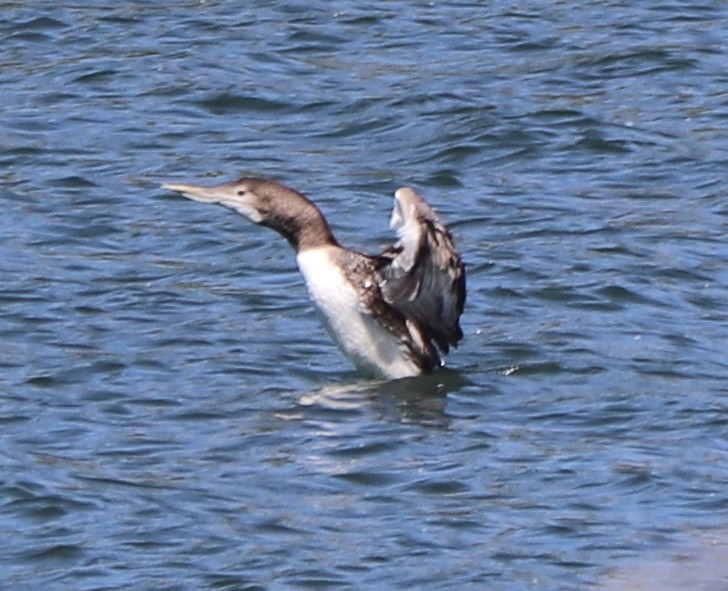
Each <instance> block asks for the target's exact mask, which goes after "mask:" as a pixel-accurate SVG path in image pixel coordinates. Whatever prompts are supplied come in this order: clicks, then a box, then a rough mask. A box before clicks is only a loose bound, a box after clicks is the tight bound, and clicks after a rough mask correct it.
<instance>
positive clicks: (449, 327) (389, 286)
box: [162, 177, 465, 380]
mask: <svg viewBox="0 0 728 591" xmlns="http://www.w3.org/2000/svg"><path fill="white" fill-rule="evenodd" d="M162 188H164V189H168V190H170V191H175V192H178V193H181V194H182V195H184V196H185V197H187V198H189V199H193V200H195V201H201V202H203V203H216V204H220V205H223V206H225V207H228V208H230V209H233V210H235V211H237V212H238V213H240V214H242V215H243V216H245V217H246V218H248V219H249V220H251V221H252V222H255V223H257V224H260V225H263V226H267V227H269V228H272V229H273V230H276V231H277V232H278V233H280V234H281V235H283V237H284V238H286V240H288V242H289V243H290V245H291V246H292V247H293V248H294V250H295V251H296V261H297V263H298V268H299V270H300V271H301V274H302V275H303V278H304V280H305V282H306V287H307V288H308V292H309V295H310V297H311V299H312V300H313V302H314V304H315V305H316V308H317V311H318V313H319V316H320V317H321V320H322V322H323V324H324V326H325V328H326V329H327V331H328V333H329V334H330V336H331V337H332V339H333V340H334V341H335V342H336V344H337V345H338V346H339V348H340V349H341V350H342V351H343V353H344V354H345V355H346V356H347V357H348V358H349V360H351V362H352V363H353V364H354V366H355V367H356V368H357V369H358V370H359V371H360V372H362V373H364V374H366V375H368V376H372V377H378V378H384V379H388V380H389V379H399V378H406V377H414V376H418V375H422V374H427V373H430V372H431V371H432V370H433V369H434V368H436V367H439V366H440V365H441V361H440V355H439V353H438V349H439V350H440V351H441V352H442V353H448V352H449V349H450V347H451V346H453V347H456V346H457V344H458V342H460V340H461V339H462V338H463V332H462V330H461V328H460V324H459V320H460V315H461V314H462V312H463V306H464V304H465V267H464V264H463V262H462V259H461V257H460V254H459V253H458V251H457V249H456V248H455V245H454V244H453V240H452V236H451V234H450V232H449V231H448V230H447V229H446V228H445V226H444V225H443V223H442V222H441V221H440V218H439V217H438V215H437V214H436V213H435V212H434V210H433V209H432V208H431V207H430V206H429V205H428V204H427V203H426V202H425V200H424V199H423V198H422V197H421V196H420V195H419V194H418V193H417V192H416V191H415V190H414V189H411V188H409V187H404V188H401V189H398V190H397V191H396V192H395V194H394V209H393V211H392V215H391V219H390V226H391V227H392V228H393V229H394V230H395V231H396V234H397V237H398V239H399V240H398V241H397V243H396V244H394V245H393V246H390V247H388V248H386V249H385V250H384V251H383V252H382V253H381V254H379V255H375V256H370V255H366V254H362V253H359V252H356V251H353V250H349V249H346V248H343V247H342V246H341V245H340V244H339V243H338V242H337V241H336V239H335V238H334V235H333V233H332V231H331V229H330V228H329V225H328V223H327V221H326V219H325V218H324V216H323V214H322V213H321V211H320V210H319V208H318V207H317V206H316V205H315V204H314V203H313V202H311V201H310V200H309V199H308V198H306V197H305V196H304V195H302V194H301V193H299V192H298V191H295V190H293V189H291V188H289V187H286V186H284V185H282V184H280V183H278V182H276V181H273V180H269V179H265V178H256V177H251V178H243V179H240V180H237V181H233V182H227V183H223V184H220V185H216V186H201V185H190V184H175V183H168V184H164V185H162Z"/></svg>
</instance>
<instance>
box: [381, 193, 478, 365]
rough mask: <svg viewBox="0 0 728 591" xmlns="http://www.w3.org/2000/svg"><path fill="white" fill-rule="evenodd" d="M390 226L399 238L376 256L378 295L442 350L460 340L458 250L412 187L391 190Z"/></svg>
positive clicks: (461, 278)
mask: <svg viewBox="0 0 728 591" xmlns="http://www.w3.org/2000/svg"><path fill="white" fill-rule="evenodd" d="M391 225H392V227H393V228H394V229H395V230H396V232H397V237H398V238H399V240H398V242H397V243H396V244H395V245H394V246H393V247H391V248H389V249H387V250H385V251H384V252H383V253H382V254H381V255H380V261H381V265H382V266H381V269H380V274H381V276H382V279H383V281H382V286H381V287H382V294H383V296H384V298H385V300H386V301H387V302H388V303H389V304H390V305H391V306H392V307H393V308H395V309H396V310H398V311H399V312H400V313H402V314H403V315H404V316H405V318H413V319H414V320H416V321H417V323H418V324H419V325H420V326H421V327H422V328H423V329H424V330H425V332H426V333H427V335H428V336H429V337H430V338H431V339H432V340H434V341H435V343H436V344H437V346H438V347H439V348H440V349H441V350H442V351H443V352H444V353H447V352H448V351H449V350H450V346H453V347H455V346H457V344H458V342H460V340H461V339H462V338H463V332H462V330H461V328H460V316H461V314H462V312H463V307H464V305H465V266H464V264H463V262H462V258H461V257H460V253H459V252H458V250H457V248H455V244H454V242H453V239H452V236H451V234H450V232H449V231H448V230H447V228H446V227H445V226H444V224H443V223H442V221H440V218H439V217H438V215H437V214H436V213H435V211H434V210H433V209H432V208H431V207H430V206H429V205H428V204H427V202H425V200H424V199H423V198H422V197H421V196H420V195H419V194H417V192H415V191H414V190H413V189H410V188H407V187H405V188H402V189H399V190H398V191H397V192H396V193H395V199H394V209H393V211H392V219H391Z"/></svg>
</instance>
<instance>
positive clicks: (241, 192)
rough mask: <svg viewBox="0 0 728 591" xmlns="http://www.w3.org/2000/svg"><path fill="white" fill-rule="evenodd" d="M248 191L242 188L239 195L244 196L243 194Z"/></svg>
mask: <svg viewBox="0 0 728 591" xmlns="http://www.w3.org/2000/svg"><path fill="white" fill-rule="evenodd" d="M246 193H247V191H246V190H245V189H240V190H239V191H238V197H242V196H243V195H245V194H246Z"/></svg>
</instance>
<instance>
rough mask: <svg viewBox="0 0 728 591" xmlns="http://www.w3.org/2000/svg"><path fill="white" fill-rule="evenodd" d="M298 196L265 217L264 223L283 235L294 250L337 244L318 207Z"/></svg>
mask: <svg viewBox="0 0 728 591" xmlns="http://www.w3.org/2000/svg"><path fill="white" fill-rule="evenodd" d="M299 196H300V199H297V200H296V201H295V202H294V203H289V204H288V207H286V208H285V209H284V210H283V211H281V212H279V213H277V214H275V215H271V216H270V217H269V218H268V219H266V221H265V222H264V223H265V225H266V226H269V227H270V228H272V229H274V230H276V231H277V232H279V233H280V234H281V235H283V237H284V238H285V239H286V240H288V242H289V243H290V245H291V246H293V248H294V249H295V250H296V252H301V251H304V250H307V249H310V248H317V247H321V246H335V245H337V244H338V243H337V242H336V239H335V238H334V235H333V233H332V232H331V228H329V224H328V222H327V221H326V218H324V216H323V214H322V213H321V211H320V210H319V208H318V207H316V205H314V204H313V203H312V202H311V201H309V200H308V199H306V198H305V197H304V196H303V195H299Z"/></svg>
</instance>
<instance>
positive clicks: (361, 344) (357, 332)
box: [297, 246, 421, 379]
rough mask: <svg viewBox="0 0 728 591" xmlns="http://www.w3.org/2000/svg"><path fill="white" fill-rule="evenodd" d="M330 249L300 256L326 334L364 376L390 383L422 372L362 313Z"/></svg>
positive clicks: (396, 341) (315, 250)
mask: <svg viewBox="0 0 728 591" xmlns="http://www.w3.org/2000/svg"><path fill="white" fill-rule="evenodd" d="M336 248H337V247H334V246H327V247H322V248H314V249H309V250H305V251H303V252H300V253H299V254H298V256H297V262H298V268H299V269H300V270H301V274H302V275H303V278H304V279H305V280H306V287H307V288H308V293H309V294H310V296H311V299H312V300H313V302H314V304H316V308H317V309H318V312H319V315H320V317H321V319H322V322H323V324H324V326H325V327H326V330H327V331H328V332H329V334H330V335H331V338H332V339H333V340H334V341H335V342H336V344H337V345H338V346H339V347H340V348H341V350H342V351H343V352H344V354H345V355H346V356H347V357H348V358H349V359H350V360H351V361H352V363H353V364H354V365H355V366H356V367H357V368H358V369H359V370H360V371H362V372H364V373H367V374H370V375H375V376H378V377H384V378H387V379H397V378H405V377H411V376H416V375H419V374H420V373H421V372H420V370H419V368H418V367H417V365H416V364H415V363H414V362H413V361H412V359H411V358H410V357H409V356H408V355H407V354H406V349H405V348H404V346H403V344H402V343H401V342H400V341H399V339H397V337H395V336H394V335H392V334H391V333H390V332H389V331H388V330H386V329H385V328H384V327H382V325H380V324H379V323H378V322H377V321H376V320H375V319H374V318H372V316H371V315H369V314H367V313H366V311H365V310H363V309H362V307H361V305H360V303H359V298H358V296H357V293H356V290H355V289H354V287H353V286H352V285H351V283H349V282H348V281H347V279H346V277H345V276H344V274H343V273H342V271H341V269H340V268H339V267H338V266H337V265H336V264H334V263H333V260H332V256H331V255H332V252H334V249H336Z"/></svg>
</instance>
